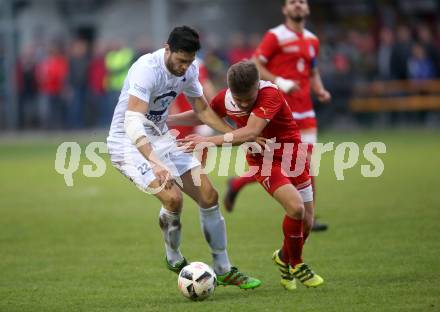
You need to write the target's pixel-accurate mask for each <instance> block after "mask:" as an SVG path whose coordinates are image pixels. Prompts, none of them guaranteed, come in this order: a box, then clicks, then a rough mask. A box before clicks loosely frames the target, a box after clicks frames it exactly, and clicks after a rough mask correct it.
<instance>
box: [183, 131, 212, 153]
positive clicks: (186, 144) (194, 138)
mask: <svg viewBox="0 0 440 312" xmlns="http://www.w3.org/2000/svg"><path fill="white" fill-rule="evenodd" d="M206 142H207V138H206V137H204V136H201V135H198V134H190V135H187V136H186V137H184V138H183V139H179V140H177V146H178V147H179V149H180V150H183V151H185V152H186V153H191V152H193V151H194V150H198V149H200V148H198V144H201V143H206ZM203 147H206V146H203Z"/></svg>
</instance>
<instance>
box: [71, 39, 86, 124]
mask: <svg viewBox="0 0 440 312" xmlns="http://www.w3.org/2000/svg"><path fill="white" fill-rule="evenodd" d="M89 62H90V57H89V54H88V47H87V42H86V41H84V40H83V39H76V40H74V41H73V42H72V45H71V50H70V57H69V75H68V81H69V87H70V90H69V91H70V94H69V95H70V101H69V104H68V126H69V128H70V129H79V128H83V127H84V126H85V120H86V115H87V114H86V112H87V108H88V107H87V105H86V104H87V103H86V102H87V71H88V67H89Z"/></svg>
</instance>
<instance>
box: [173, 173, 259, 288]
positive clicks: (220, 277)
mask: <svg viewBox="0 0 440 312" xmlns="http://www.w3.org/2000/svg"><path fill="white" fill-rule="evenodd" d="M194 170H196V171H194ZM197 170H199V168H195V169H193V172H186V173H185V174H183V175H182V176H181V179H182V182H183V187H182V191H183V192H184V193H185V194H187V195H188V196H190V197H191V198H192V199H193V200H194V201H195V202H197V203H198V204H199V207H200V209H199V213H200V225H201V228H202V231H203V234H204V236H205V239H206V241H207V242H208V245H209V247H210V249H211V253H212V258H213V262H214V271H215V273H216V274H217V282H218V284H219V285H224V286H227V285H235V286H238V287H239V288H241V289H252V288H256V287H258V286H260V284H261V281H259V280H258V279H255V278H252V277H249V276H247V275H245V274H243V273H242V272H240V271H239V270H238V269H237V268H236V267H233V266H232V265H231V263H230V260H229V257H228V253H227V237H226V224H225V219H224V218H223V216H222V214H221V212H220V209H219V205H218V193H217V191H216V190H215V189H214V187H213V186H212V184H211V182H210V181H209V179H208V176H207V175H206V174H203V173H201V172H200V171H199V172H197ZM195 173H197V174H200V175H199V176H198V177H199V182H200V185H196V183H194V182H195V181H194V179H193V175H194V174H195Z"/></svg>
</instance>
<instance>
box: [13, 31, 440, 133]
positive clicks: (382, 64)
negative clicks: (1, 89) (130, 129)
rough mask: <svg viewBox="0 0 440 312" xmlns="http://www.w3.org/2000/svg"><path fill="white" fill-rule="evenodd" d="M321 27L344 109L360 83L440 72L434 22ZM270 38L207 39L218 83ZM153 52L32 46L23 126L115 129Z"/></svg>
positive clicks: (328, 79) (23, 80)
mask: <svg viewBox="0 0 440 312" xmlns="http://www.w3.org/2000/svg"><path fill="white" fill-rule="evenodd" d="M321 28H322V29H321ZM313 30H315V31H316V33H317V34H318V37H319V38H320V42H321V48H320V59H319V68H320V70H321V74H322V77H323V79H324V82H325V83H326V85H327V88H328V89H329V90H330V91H331V92H332V93H333V97H334V102H335V103H336V109H339V110H340V111H341V112H342V111H344V110H347V99H349V98H350V96H351V94H352V90H353V86H354V84H356V83H358V82H366V81H371V80H407V79H409V80H427V79H436V78H439V77H440V57H439V56H440V32H439V31H438V30H436V29H433V28H432V27H430V25H428V24H417V25H416V26H415V27H409V26H407V25H399V26H397V27H393V28H389V27H385V26H384V27H381V28H378V29H375V30H374V31H359V30H356V29H353V28H346V29H344V28H338V29H335V28H331V27H327V26H326V25H324V26H323V27H317V28H316V29H313ZM262 35H263V34H244V33H241V32H236V33H233V34H231V35H230V37H229V38H226V40H224V41H219V40H211V38H209V36H208V37H207V38H206V42H205V45H204V49H203V51H202V52H201V55H200V57H201V58H202V59H203V61H204V63H205V65H206V67H207V69H208V71H209V74H210V78H211V80H212V81H213V82H214V85H215V86H216V87H217V88H222V87H224V86H225V72H226V70H227V68H228V66H229V65H230V64H233V63H236V62H238V61H240V60H242V59H246V58H250V57H251V56H252V54H253V52H254V50H255V48H256V47H257V46H258V43H259V41H260V39H261V36H262ZM153 50H155V48H154V47H152V46H150V45H149V44H148V43H147V42H145V41H140V42H139V43H138V44H136V45H134V46H130V45H127V44H124V43H123V42H120V41H111V42H102V41H95V42H90V41H86V40H84V39H81V38H76V39H73V40H71V41H69V42H66V41H59V40H54V41H52V42H51V43H49V44H47V45H44V44H42V43H38V44H35V45H32V46H28V47H24V48H23V49H22V50H21V52H20V55H19V59H18V62H17V66H16V73H17V85H18V94H19V126H20V128H42V129H79V128H91V127H98V128H102V127H108V126H109V123H110V121H111V117H112V114H113V109H114V107H115V105H116V103H117V99H118V96H119V92H120V90H121V88H122V85H123V81H124V78H125V75H126V73H127V71H128V69H129V67H130V66H131V64H132V63H133V62H134V61H135V60H136V59H137V58H138V57H139V56H141V55H143V54H145V53H148V52H152V51H153Z"/></svg>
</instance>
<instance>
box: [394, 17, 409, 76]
mask: <svg viewBox="0 0 440 312" xmlns="http://www.w3.org/2000/svg"><path fill="white" fill-rule="evenodd" d="M411 46H412V38H411V30H410V29H409V28H408V26H406V25H400V26H399V27H398V28H397V34H396V42H395V43H394V46H393V51H392V53H391V76H392V77H393V79H398V80H404V79H407V78H408V69H407V68H408V67H407V64H408V59H409V57H410V54H411Z"/></svg>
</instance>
